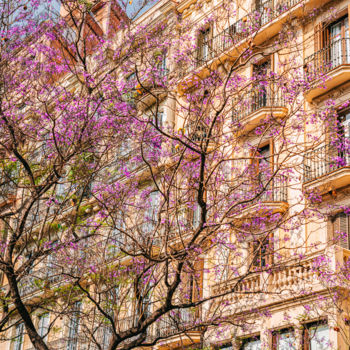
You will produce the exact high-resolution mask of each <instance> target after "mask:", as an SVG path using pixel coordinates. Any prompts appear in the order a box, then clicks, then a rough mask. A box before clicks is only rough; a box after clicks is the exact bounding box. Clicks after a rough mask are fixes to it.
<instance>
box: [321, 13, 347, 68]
mask: <svg viewBox="0 0 350 350" xmlns="http://www.w3.org/2000/svg"><path fill="white" fill-rule="evenodd" d="M314 48H315V65H316V66H315V68H316V69H317V70H320V69H321V71H324V72H326V71H328V70H331V69H333V68H336V67H337V66H339V65H341V64H347V63H350V37H349V18H348V15H345V16H342V17H340V18H339V19H337V20H336V21H334V22H332V23H330V24H329V25H325V24H324V23H318V24H317V25H316V26H315V39H314Z"/></svg>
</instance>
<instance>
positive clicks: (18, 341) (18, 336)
mask: <svg viewBox="0 0 350 350" xmlns="http://www.w3.org/2000/svg"><path fill="white" fill-rule="evenodd" d="M23 331H24V326H23V323H20V324H18V325H17V326H16V333H15V346H14V350H22V345H23Z"/></svg>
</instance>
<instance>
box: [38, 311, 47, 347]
mask: <svg viewBox="0 0 350 350" xmlns="http://www.w3.org/2000/svg"><path fill="white" fill-rule="evenodd" d="M49 324H50V314H49V313H48V312H45V313H44V314H42V315H40V316H39V322H38V334H39V335H40V337H41V338H42V339H43V340H45V341H46V340H47V334H48V331H49Z"/></svg>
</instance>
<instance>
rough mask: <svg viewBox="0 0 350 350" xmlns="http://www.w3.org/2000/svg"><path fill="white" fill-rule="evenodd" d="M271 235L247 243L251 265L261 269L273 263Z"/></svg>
mask: <svg viewBox="0 0 350 350" xmlns="http://www.w3.org/2000/svg"><path fill="white" fill-rule="evenodd" d="M273 246H274V244H273V235H272V234H271V235H268V236H267V237H263V238H260V239H257V240H254V241H253V242H250V243H249V256H250V261H251V267H252V268H253V269H254V270H255V269H262V268H265V267H269V266H271V265H272V264H273V249H274V248H273Z"/></svg>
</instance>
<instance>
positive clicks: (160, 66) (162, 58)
mask: <svg viewBox="0 0 350 350" xmlns="http://www.w3.org/2000/svg"><path fill="white" fill-rule="evenodd" d="M156 59H157V72H158V75H159V77H164V76H165V75H167V73H168V69H167V58H166V54H165V53H164V52H163V53H160V54H159V55H158V56H157V57H156Z"/></svg>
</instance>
